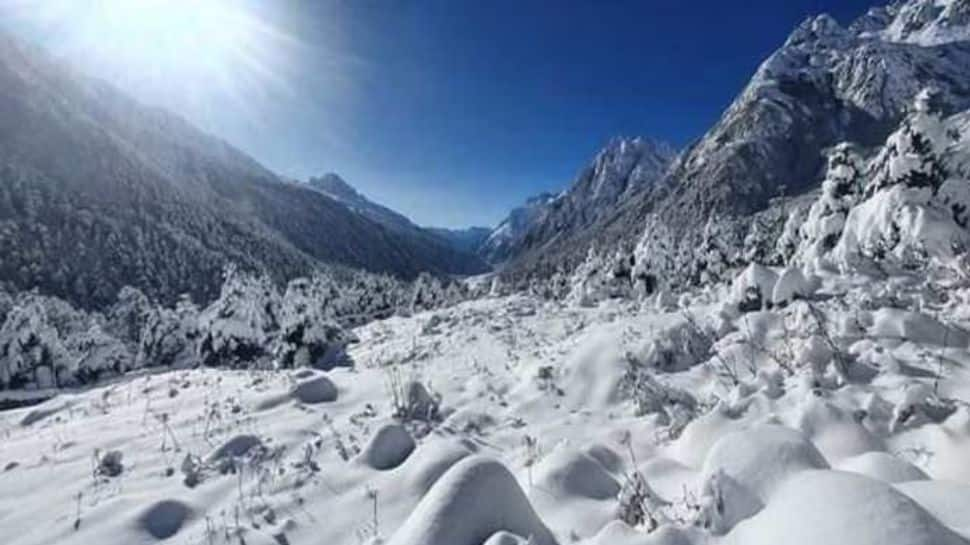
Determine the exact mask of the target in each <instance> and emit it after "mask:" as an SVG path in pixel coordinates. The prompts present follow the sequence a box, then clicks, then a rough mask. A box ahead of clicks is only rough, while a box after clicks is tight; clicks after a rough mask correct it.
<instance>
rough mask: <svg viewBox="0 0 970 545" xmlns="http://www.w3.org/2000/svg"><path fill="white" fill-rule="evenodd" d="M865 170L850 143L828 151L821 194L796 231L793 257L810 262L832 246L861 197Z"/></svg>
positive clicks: (799, 260)
mask: <svg viewBox="0 0 970 545" xmlns="http://www.w3.org/2000/svg"><path fill="white" fill-rule="evenodd" d="M864 171H865V166H864V163H863V161H862V157H861V155H860V153H859V150H858V149H857V148H856V147H855V146H854V145H853V144H850V143H842V144H839V145H837V146H835V148H833V149H832V150H831V152H830V153H829V157H828V170H827V172H826V175H825V180H824V181H823V182H822V194H821V195H820V196H819V198H818V199H817V200H816V201H815V202H814V203H813V204H812V207H811V208H810V209H809V211H808V216H807V217H806V218H805V219H804V222H803V223H802V224H801V226H800V228H799V230H798V233H799V236H798V243H797V244H798V246H797V248H796V249H795V251H794V253H793V255H792V256H791V257H792V258H793V259H795V260H796V261H798V262H800V263H809V262H813V261H815V260H817V259H819V258H822V257H823V256H824V255H825V254H827V253H828V252H830V251H831V250H832V249H833V248H835V245H836V244H838V242H839V238H840V237H841V236H842V228H843V227H844V226H845V219H846V217H847V216H848V215H849V210H851V209H852V207H853V206H855V204H856V203H857V202H858V201H859V199H860V198H861V197H862V192H863V187H864V183H865V172H864Z"/></svg>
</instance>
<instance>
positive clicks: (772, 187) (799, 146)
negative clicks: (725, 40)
mask: <svg viewBox="0 0 970 545" xmlns="http://www.w3.org/2000/svg"><path fill="white" fill-rule="evenodd" d="M930 4H932V6H931V7H932V9H931V10H929V12H928V13H930V14H931V15H933V14H935V15H934V16H932V17H930V16H926V17H925V20H924V19H920V21H923V23H921V24H922V26H915V25H914V24H913V22H912V19H913V17H914V15H913V14H914V13H916V12H920V10H922V9H924V8H926V6H927V5H930ZM963 4H965V3H964V2H959V1H956V0H954V1H952V2H950V1H947V2H926V1H923V0H913V1H910V2H906V3H903V4H895V5H893V6H891V7H889V8H878V9H874V10H871V11H870V12H869V13H868V14H866V15H865V16H863V17H862V18H860V19H859V20H858V21H856V22H855V23H853V24H852V25H850V26H849V27H848V28H844V27H842V26H840V25H839V24H838V23H837V22H836V21H835V20H834V19H832V18H831V17H828V16H825V15H823V16H819V17H815V18H812V19H809V20H808V21H806V22H805V23H803V24H802V25H801V26H799V27H798V28H797V29H796V30H795V31H794V32H793V33H792V35H791V36H790V37H789V38H788V40H787V41H786V43H785V44H784V45H783V46H782V47H781V48H780V49H779V50H778V51H776V52H775V53H774V54H772V55H771V56H770V57H769V58H768V59H767V60H766V61H765V62H764V63H763V64H762V65H761V67H760V68H759V69H758V71H757V73H756V74H755V75H754V77H753V78H752V80H751V81H750V82H749V84H748V85H747V87H746V88H745V89H744V90H743V92H742V93H741V94H740V95H739V96H738V98H737V99H735V101H734V102H733V103H732V105H731V106H730V107H729V108H728V109H727V111H726V112H725V113H724V114H723V116H722V117H721V119H720V120H719V121H718V123H717V124H716V125H715V126H714V127H713V128H711V130H710V131H708V133H707V134H706V135H705V136H704V137H703V138H702V139H701V140H700V141H698V142H697V143H695V144H694V145H693V146H691V147H690V148H689V149H688V150H686V151H685V152H684V153H683V154H682V155H681V156H680V157H679V158H678V159H677V161H676V162H675V164H674V165H673V166H672V167H671V168H670V170H669V171H668V172H667V174H666V175H665V176H663V179H662V180H661V181H660V182H659V183H656V184H650V185H645V186H641V187H640V188H639V189H637V190H635V191H633V192H631V193H630V194H629V195H628V196H627V198H625V199H623V200H622V202H619V203H618V206H617V207H616V209H615V210H614V211H613V212H612V213H611V214H609V215H607V216H605V217H601V218H599V219H598V220H597V221H596V222H595V224H591V225H589V226H587V227H585V228H581V229H578V230H573V231H572V232H571V233H570V234H569V236H567V237H559V238H558V239H555V240H553V241H552V242H551V243H549V244H546V245H545V246H544V247H542V248H541V251H538V252H531V253H526V254H525V255H524V256H522V257H521V258H520V259H518V260H517V262H516V263H515V264H514V266H513V267H511V268H510V270H511V271H514V273H515V274H517V275H534V274H544V273H545V271H548V270H550V269H551V268H553V267H558V266H563V265H565V266H575V264H577V263H579V262H581V261H582V259H583V258H584V257H585V255H586V252H587V249H588V248H589V247H590V246H591V245H597V246H611V245H615V244H617V243H619V244H621V245H622V246H626V247H629V246H630V245H632V244H633V242H634V241H635V240H636V239H638V238H640V237H641V236H642V235H643V229H644V227H645V225H646V223H645V221H646V219H647V218H648V216H650V215H651V214H654V213H655V214H657V215H658V216H659V218H660V219H659V221H660V223H661V224H663V225H664V227H665V228H667V229H670V231H671V234H670V236H671V237H672V238H673V240H672V241H671V244H670V246H671V247H678V246H686V247H693V246H696V245H698V244H700V242H701V240H703V233H704V229H705V226H706V225H707V223H708V221H709V220H710V219H711V218H727V217H736V218H747V217H750V215H751V214H752V213H754V212H757V211H759V210H763V209H765V208H766V207H767V206H768V204H769V202H770V201H771V199H772V198H774V197H777V196H779V195H781V194H783V193H784V194H789V195H794V194H800V193H803V192H805V191H807V190H810V189H812V188H814V187H815V186H816V185H817V184H818V183H819V181H820V179H821V178H820V175H821V168H822V166H823V162H824V160H823V157H824V153H823V152H824V150H825V149H826V148H829V147H831V146H833V145H835V144H837V143H839V142H841V141H853V142H856V143H859V144H861V145H863V146H867V147H868V146H874V145H877V144H881V143H882V141H883V140H884V139H885V137H886V136H887V134H888V133H889V131H890V130H892V129H893V128H894V127H895V126H896V124H897V123H898V121H899V120H900V118H901V117H902V115H903V113H904V112H905V111H906V109H907V107H908V105H909V104H911V103H912V100H913V97H914V96H915V95H916V94H917V93H918V92H919V91H920V89H921V88H923V87H925V86H934V87H936V88H938V89H939V91H940V97H941V101H942V102H943V103H944V104H945V105H946V108H947V110H948V111H958V110H961V109H964V108H966V107H967V106H968V105H970V43H967V42H966V41H963V36H964V35H965V33H966V29H967V18H966V17H962V16H959V17H957V16H955V15H958V14H959V13H962V12H965V11H966V8H962V7H960V6H962V5H963ZM941 5H945V6H947V7H946V8H945V10H944V11H946V13H948V14H950V16H949V17H943V15H942V13H943V12H941V11H939V9H938V8H939V6H941ZM961 10H962V11H961ZM905 20H909V22H906V21H905ZM943 27H945V31H944V29H943ZM901 28H906V29H909V31H910V32H908V33H900V32H897V31H896V30H895V29H901ZM934 29H935V30H934ZM915 30H919V33H918V34H914V32H915ZM930 35H932V36H933V39H932V40H929V39H927V40H915V39H913V37H914V36H930ZM903 38H905V39H903ZM911 42H919V43H911ZM923 42H926V43H927V45H922V43H923ZM743 235H744V234H743V233H742V234H741V236H742V238H743Z"/></svg>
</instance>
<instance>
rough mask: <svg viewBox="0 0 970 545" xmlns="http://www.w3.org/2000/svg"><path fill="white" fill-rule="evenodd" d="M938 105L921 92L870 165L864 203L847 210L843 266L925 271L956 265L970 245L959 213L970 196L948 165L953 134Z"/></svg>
mask: <svg viewBox="0 0 970 545" xmlns="http://www.w3.org/2000/svg"><path fill="white" fill-rule="evenodd" d="M934 99H935V94H934V93H932V92H930V91H924V92H922V93H920V94H919V95H918V96H917V98H916V101H915V105H914V107H913V109H912V111H911V113H910V114H909V115H908V116H907V117H906V119H904V120H903V121H902V123H901V124H900V126H899V128H898V129H897V130H896V131H895V132H894V133H893V134H892V135H890V136H889V138H888V139H887V141H886V145H885V146H884V147H883V148H882V150H881V151H880V152H879V154H878V155H877V156H876V158H875V159H874V160H873V161H872V164H871V165H870V169H869V172H870V180H869V183H868V185H867V186H866V190H865V195H864V196H865V198H864V200H863V201H862V202H860V203H859V204H858V205H857V206H855V207H854V208H853V209H852V210H851V211H850V212H849V214H848V217H847V218H846V221H845V226H844V228H843V232H842V237H841V238H840V240H839V243H838V244H837V246H836V248H835V250H834V251H833V256H834V257H835V259H836V261H837V262H838V263H839V264H840V265H841V266H842V267H843V268H851V267H855V266H859V265H861V264H864V263H865V262H880V263H882V264H883V265H886V264H891V265H893V266H899V267H904V268H914V267H922V266H924V265H926V264H927V263H928V262H929V261H931V260H941V261H950V260H952V258H953V256H954V255H955V254H956V253H957V252H958V251H960V248H966V247H967V246H968V242H970V232H968V230H967V229H966V228H965V227H963V226H961V225H960V221H961V220H960V217H961V216H960V215H959V213H957V212H958V211H959V210H960V209H961V206H965V204H966V203H970V191H968V190H967V188H966V184H967V181H966V180H965V179H959V178H953V177H951V173H950V172H949V169H948V168H947V165H946V163H945V161H944V160H943V157H944V152H945V150H946V148H947V146H948V145H949V144H950V143H951V141H952V140H953V138H954V136H953V134H952V133H951V132H950V131H948V130H946V126H945V123H944V122H943V120H942V119H941V117H940V114H939V111H938V110H936V109H935V108H934Z"/></svg>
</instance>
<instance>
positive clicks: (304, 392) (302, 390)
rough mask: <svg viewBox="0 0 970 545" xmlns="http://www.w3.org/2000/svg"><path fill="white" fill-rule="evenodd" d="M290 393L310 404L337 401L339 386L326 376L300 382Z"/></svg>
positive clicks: (302, 401)
mask: <svg viewBox="0 0 970 545" xmlns="http://www.w3.org/2000/svg"><path fill="white" fill-rule="evenodd" d="M290 395H291V396H292V397H293V398H294V399H296V400H298V401H300V402H301V403H306V404H308V405H313V404H316V403H330V402H332V401H337V387H336V386H335V385H334V383H333V381H332V380H330V379H329V378H327V377H325V376H319V377H315V378H311V379H308V380H304V381H302V382H298V383H297V384H296V386H295V387H294V388H293V391H292V392H291V393H290Z"/></svg>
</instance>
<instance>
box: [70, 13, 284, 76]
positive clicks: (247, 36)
mask: <svg viewBox="0 0 970 545" xmlns="http://www.w3.org/2000/svg"><path fill="white" fill-rule="evenodd" d="M240 6H242V3H241V2H232V1H230V0H195V1H193V0H96V1H94V2H92V4H91V5H90V6H89V8H88V9H87V10H86V14H84V15H82V16H81V18H80V19H79V20H78V21H77V22H78V25H79V27H80V28H82V29H85V30H86V31H88V32H92V33H94V34H96V35H94V36H90V39H101V40H104V41H106V42H107V44H106V45H108V49H113V51H112V53H114V54H120V55H131V56H135V57H140V58H141V59H142V60H144V61H145V62H179V63H181V64H189V65H191V64H195V63H197V62H198V61H199V60H200V59H201V60H204V61H206V62H207V63H208V64H228V63H233V62H238V61H241V60H244V58H245V57H246V56H250V55H253V54H257V53H258V52H259V49H260V48H261V47H263V46H265V45H267V41H268V40H272V39H273V38H274V37H275V36H274V32H273V31H272V29H271V28H270V27H269V26H268V25H266V24H264V23H263V22H262V21H260V20H259V19H257V18H256V17H255V16H254V15H253V14H251V13H250V12H249V11H247V10H246V9H243V8H242V7H240Z"/></svg>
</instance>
